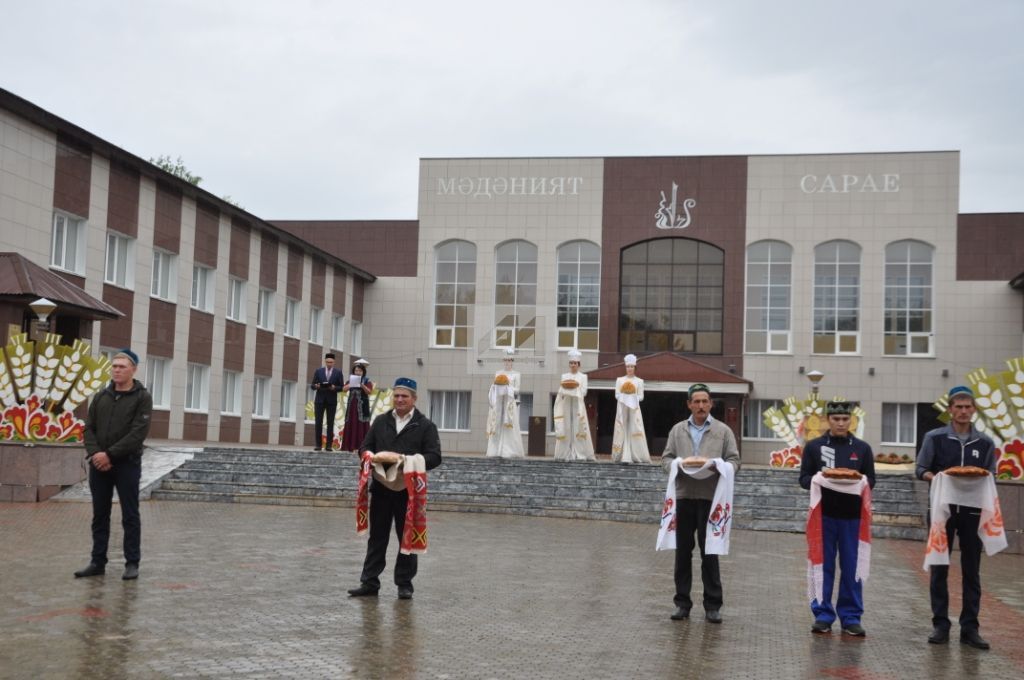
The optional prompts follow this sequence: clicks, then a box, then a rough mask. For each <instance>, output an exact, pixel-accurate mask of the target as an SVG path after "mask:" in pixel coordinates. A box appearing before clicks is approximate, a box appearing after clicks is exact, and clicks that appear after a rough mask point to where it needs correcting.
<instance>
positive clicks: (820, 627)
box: [811, 621, 832, 635]
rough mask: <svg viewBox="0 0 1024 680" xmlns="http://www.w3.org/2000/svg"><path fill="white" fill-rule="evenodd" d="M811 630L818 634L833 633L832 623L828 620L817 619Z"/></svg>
mask: <svg viewBox="0 0 1024 680" xmlns="http://www.w3.org/2000/svg"><path fill="white" fill-rule="evenodd" d="M811 632H812V633H814V634H816V635H831V634H832V624H831V623H829V622H828V621H815V622H814V625H812V626H811Z"/></svg>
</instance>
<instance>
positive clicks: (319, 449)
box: [313, 446, 323, 451]
mask: <svg viewBox="0 0 1024 680" xmlns="http://www.w3.org/2000/svg"><path fill="white" fill-rule="evenodd" d="M313 450H314V451H322V450H323V449H321V448H320V447H319V446H318V447H316V448H315V449H313Z"/></svg>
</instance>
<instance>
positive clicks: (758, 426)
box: [743, 399, 782, 439]
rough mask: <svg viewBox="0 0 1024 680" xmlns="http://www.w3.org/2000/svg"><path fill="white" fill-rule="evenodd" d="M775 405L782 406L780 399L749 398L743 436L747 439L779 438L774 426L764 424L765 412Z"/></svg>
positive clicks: (776, 406)
mask: <svg viewBox="0 0 1024 680" xmlns="http://www.w3.org/2000/svg"><path fill="white" fill-rule="evenodd" d="M772 407H775V408H781V407H782V402H781V401H780V400H778V399H749V400H747V411H746V413H745V414H744V418H743V436H744V437H745V438H747V439H778V438H779V436H778V435H777V434H775V431H774V430H772V428H770V427H768V426H767V425H765V424H764V412H765V411H767V410H768V409H770V408H772Z"/></svg>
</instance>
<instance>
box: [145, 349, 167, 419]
mask: <svg viewBox="0 0 1024 680" xmlns="http://www.w3.org/2000/svg"><path fill="white" fill-rule="evenodd" d="M146 389H148V390H149V393H150V395H152V397H153V406H154V407H155V408H170V406H171V360H170V359H159V358H157V357H146Z"/></svg>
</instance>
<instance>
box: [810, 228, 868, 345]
mask: <svg viewBox="0 0 1024 680" xmlns="http://www.w3.org/2000/svg"><path fill="white" fill-rule="evenodd" d="M811 351H812V352H813V353H815V354H856V353H857V352H859V351H860V246H858V245H857V244H856V243H851V242H850V241H829V242H827V243H822V244H820V245H818V246H816V247H815V248H814V343H813V346H812V350H811Z"/></svg>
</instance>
